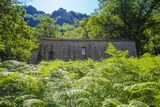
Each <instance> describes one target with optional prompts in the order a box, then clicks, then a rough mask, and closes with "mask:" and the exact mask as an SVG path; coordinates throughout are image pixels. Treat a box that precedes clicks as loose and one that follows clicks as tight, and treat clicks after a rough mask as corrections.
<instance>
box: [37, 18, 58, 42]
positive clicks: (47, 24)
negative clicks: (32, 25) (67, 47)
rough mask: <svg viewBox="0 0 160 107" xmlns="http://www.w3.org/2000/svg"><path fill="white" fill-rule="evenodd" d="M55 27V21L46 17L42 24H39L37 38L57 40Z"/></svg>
mask: <svg viewBox="0 0 160 107" xmlns="http://www.w3.org/2000/svg"><path fill="white" fill-rule="evenodd" d="M55 30H56V29H55V25H54V19H53V18H50V17H44V18H41V19H40V23H39V24H38V32H37V38H38V39H39V38H44V37H52V38H55V37H56V35H55Z"/></svg>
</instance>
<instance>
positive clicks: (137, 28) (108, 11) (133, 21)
mask: <svg viewBox="0 0 160 107" xmlns="http://www.w3.org/2000/svg"><path fill="white" fill-rule="evenodd" d="M99 4H100V9H99V10H98V11H97V12H96V13H95V14H94V15H93V16H92V18H90V20H89V23H88V26H89V27H88V29H89V30H91V31H90V32H91V33H92V32H93V33H94V34H95V36H96V37H97V35H99V37H116V36H118V37H122V38H127V39H131V40H134V41H136V44H137V50H138V53H139V54H143V53H144V52H146V51H147V52H149V51H148V50H145V48H144V46H145V45H146V44H147V43H148V41H149V40H150V38H152V36H151V35H150V36H147V35H146V34H145V31H146V30H147V29H152V30H155V29H154V28H155V27H156V26H158V25H159V23H160V22H159V19H160V17H159V15H160V1H159V0H99ZM92 25H93V26H92ZM95 28H97V29H98V31H97V32H96V31H95V32H94V31H93V29H95ZM153 32H154V31H153Z"/></svg>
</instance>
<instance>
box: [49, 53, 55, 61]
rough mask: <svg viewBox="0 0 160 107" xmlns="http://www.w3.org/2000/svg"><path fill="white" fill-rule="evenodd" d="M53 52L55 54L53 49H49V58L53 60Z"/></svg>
mask: <svg viewBox="0 0 160 107" xmlns="http://www.w3.org/2000/svg"><path fill="white" fill-rule="evenodd" d="M53 54H54V52H53V51H49V57H48V59H49V60H52V59H53Z"/></svg>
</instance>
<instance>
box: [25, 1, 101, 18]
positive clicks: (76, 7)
mask: <svg viewBox="0 0 160 107" xmlns="http://www.w3.org/2000/svg"><path fill="white" fill-rule="evenodd" d="M27 5H32V6H34V7H36V8H37V10H42V11H44V12H46V13H52V12H53V11H54V10H58V9H59V8H60V7H62V8H64V9H66V10H67V11H70V10H73V11H75V12H81V13H86V14H88V15H89V14H90V13H93V12H94V9H95V8H98V1H97V0H33V1H32V2H27Z"/></svg>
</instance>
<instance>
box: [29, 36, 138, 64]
mask: <svg viewBox="0 0 160 107" xmlns="http://www.w3.org/2000/svg"><path fill="white" fill-rule="evenodd" d="M108 43H112V44H113V45H114V46H115V47H116V48H117V49H119V50H122V51H125V50H129V54H130V55H132V56H136V55H137V53H136V46H135V42H133V41H119V40H117V41H116V40H103V39H101V40H99V39H97V40H95V39H93V40H90V39H70V40H67V39H42V40H40V46H39V49H38V53H37V51H36V52H33V53H32V58H31V59H32V61H31V63H38V62H39V61H41V60H53V59H62V60H65V61H67V60H70V59H71V60H77V59H82V60H83V59H86V58H92V59H94V60H98V59H100V58H106V57H109V55H107V54H106V53H105V50H106V49H107V47H108ZM82 48H85V55H82ZM33 59H34V60H33ZM35 59H36V61H35Z"/></svg>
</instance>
